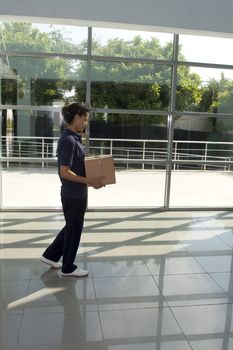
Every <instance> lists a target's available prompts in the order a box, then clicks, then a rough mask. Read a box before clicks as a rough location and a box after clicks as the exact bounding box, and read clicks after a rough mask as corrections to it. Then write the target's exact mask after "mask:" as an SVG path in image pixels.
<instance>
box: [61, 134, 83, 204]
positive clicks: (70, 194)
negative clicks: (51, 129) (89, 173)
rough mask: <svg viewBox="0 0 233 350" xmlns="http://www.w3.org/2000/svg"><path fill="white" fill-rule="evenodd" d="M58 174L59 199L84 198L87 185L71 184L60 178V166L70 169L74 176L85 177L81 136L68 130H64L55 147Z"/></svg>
mask: <svg viewBox="0 0 233 350" xmlns="http://www.w3.org/2000/svg"><path fill="white" fill-rule="evenodd" d="M57 157H58V174H59V177H60V180H61V183H62V185H61V197H63V198H86V197H87V185H85V184H82V183H77V182H72V181H68V180H65V179H63V178H61V175H60V165H64V166H68V167H70V170H71V171H73V172H74V173H75V174H76V175H79V176H84V177H85V176H86V173H85V165H84V158H85V151H84V147H83V145H82V139H81V136H80V135H79V134H78V133H76V132H74V131H71V130H69V129H64V130H63V132H62V134H61V137H60V139H59V141H58V146H57Z"/></svg>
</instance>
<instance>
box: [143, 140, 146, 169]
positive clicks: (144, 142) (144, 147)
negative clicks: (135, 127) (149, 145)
mask: <svg viewBox="0 0 233 350" xmlns="http://www.w3.org/2000/svg"><path fill="white" fill-rule="evenodd" d="M145 152H146V141H143V149H142V160H145ZM144 169H145V164H144V162H143V163H142V170H144Z"/></svg>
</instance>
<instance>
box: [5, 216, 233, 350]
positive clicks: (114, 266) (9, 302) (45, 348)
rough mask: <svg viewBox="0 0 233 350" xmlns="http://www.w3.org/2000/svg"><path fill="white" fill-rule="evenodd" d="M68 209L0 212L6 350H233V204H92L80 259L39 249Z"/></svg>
mask: <svg viewBox="0 0 233 350" xmlns="http://www.w3.org/2000/svg"><path fill="white" fill-rule="evenodd" d="M63 224H64V222H63V215H62V214H61V213H52V212H51V213H45V212H44V213H43V212H38V213H34V212H30V213H29V212H28V213H27V212H22V213H14V212H8V213H7V212H6V213H4V212H1V213H0V307H1V313H0V349H1V350H74V349H80V350H152V349H153V350H232V349H233V320H232V317H233V282H232V281H233V277H232V276H233V251H232V247H233V238H232V237H233V235H232V232H233V213H231V212H221V211H218V212H214V211H211V212H206V211H205V212H198V211H196V212H181V211H179V212H162V213H156V212H132V213H130V212H122V213H120V212H106V213H105V212H88V213H87V215H86V221H85V229H84V233H83V236H82V239H81V244H80V248H79V250H78V254H77V257H76V262H77V264H78V266H79V267H81V268H84V269H88V270H89V276H88V277H85V278H79V279H76V278H67V277H62V276H61V271H60V270H59V269H58V270H56V269H50V268H49V267H48V266H47V265H44V264H42V263H41V262H40V261H39V257H40V256H41V254H42V253H43V251H44V250H45V248H46V247H47V246H48V244H49V243H50V242H51V241H52V240H53V239H54V237H55V236H56V234H57V232H58V231H59V229H60V228H61V227H62V226H63Z"/></svg>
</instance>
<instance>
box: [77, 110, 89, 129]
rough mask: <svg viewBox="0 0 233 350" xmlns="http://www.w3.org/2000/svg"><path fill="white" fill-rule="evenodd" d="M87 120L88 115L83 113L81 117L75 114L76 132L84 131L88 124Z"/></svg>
mask: <svg viewBox="0 0 233 350" xmlns="http://www.w3.org/2000/svg"><path fill="white" fill-rule="evenodd" d="M88 119H89V113H88V112H87V113H85V114H83V115H81V116H79V115H78V114H76V116H75V127H76V130H77V131H78V132H83V131H84V129H85V128H86V127H87V124H88Z"/></svg>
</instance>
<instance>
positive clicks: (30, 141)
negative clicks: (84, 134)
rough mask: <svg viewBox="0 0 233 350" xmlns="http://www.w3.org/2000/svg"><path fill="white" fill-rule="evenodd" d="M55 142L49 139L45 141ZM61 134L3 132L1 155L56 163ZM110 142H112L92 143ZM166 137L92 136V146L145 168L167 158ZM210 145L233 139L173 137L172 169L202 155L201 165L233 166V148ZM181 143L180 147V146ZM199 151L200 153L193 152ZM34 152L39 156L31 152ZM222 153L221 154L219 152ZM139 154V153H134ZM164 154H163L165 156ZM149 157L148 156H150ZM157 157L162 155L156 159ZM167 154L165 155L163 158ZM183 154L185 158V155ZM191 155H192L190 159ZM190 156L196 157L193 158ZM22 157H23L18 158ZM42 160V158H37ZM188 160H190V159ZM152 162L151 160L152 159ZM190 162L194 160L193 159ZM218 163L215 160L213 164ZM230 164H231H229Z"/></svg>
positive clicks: (3, 159) (14, 159)
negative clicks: (14, 133) (18, 134)
mask: <svg viewBox="0 0 233 350" xmlns="http://www.w3.org/2000/svg"><path fill="white" fill-rule="evenodd" d="M48 140H49V141H51V140H52V141H53V142H46V141H48ZM58 140H59V137H42V136H32V137H28V136H3V137H2V150H3V154H2V157H1V159H0V161H1V162H7V166H8V167H9V163H10V162H17V161H20V162H23V161H27V162H32V161H36V163H38V162H39V163H40V162H41V164H42V167H44V164H46V163H47V164H48V163H54V162H55V159H56V158H55V155H56V144H57V142H58ZM101 142H107V143H109V145H101V144H100V145H93V143H101ZM122 142H124V143H127V146H121V147H120V146H115V145H114V143H115V144H116V143H117V144H118V145H119V143H122ZM167 142H168V141H167V140H149V139H145V140H144V139H143V140H142V139H117V138H111V139H109V138H90V146H89V147H90V150H93V151H94V150H96V151H97V153H100V154H113V156H114V159H116V160H117V162H120V161H121V162H122V163H125V161H128V163H127V168H128V165H129V163H131V160H135V161H136V162H138V161H140V162H141V164H142V169H144V165H145V164H152V165H153V164H155V163H157V160H158V161H159V162H160V163H161V161H163V162H166V157H165V156H166V154H167V150H166V144H167ZM130 143H131V144H135V143H140V144H141V147H140V146H139V145H138V146H137V147H134V146H130V145H129V144H130ZM147 144H150V145H151V144H164V145H165V147H155V148H154V147H147ZM181 144H201V145H203V146H204V147H202V148H187V149H184V148H183V147H180V145H181ZM208 145H218V146H220V145H228V146H229V145H233V142H216V141H187V140H184V141H183V140H174V151H173V159H172V163H173V165H174V167H173V170H177V169H178V164H196V161H195V160H194V159H199V160H198V161H199V165H201V166H202V165H204V168H203V167H202V169H204V170H206V165H207V164H208V165H211V164H212V165H213V166H219V165H220V164H222V166H224V170H229V169H230V164H231V163H232V161H231V159H233V154H232V157H230V156H229V152H232V151H233V149H232V150H231V149H217V148H216V147H215V148H211V149H208ZM178 146H179V147H178ZM193 151H194V152H200V154H196V153H193ZM208 152H217V153H218V155H215V156H214V155H208ZM223 152H228V155H227V156H226V155H225V156H223V155H222V154H221V153H223ZM33 154H35V155H36V156H34V157H33V156H32V155H33ZM220 154H221V155H220ZM135 156H136V157H135ZM163 156H164V157H163ZM148 157H149V158H148ZM155 157H157V158H160V159H157V160H156V159H155ZM163 158H164V159H163ZM181 158H185V159H182V160H181ZM187 158H189V159H187ZM190 158H194V159H192V160H190ZM19 159H20V160H19ZM37 160H39V161H37ZM187 161H188V162H187ZM149 162H151V163H149ZM190 162H191V163H190ZM214 163H215V164H214ZM227 167H228V168H227Z"/></svg>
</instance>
